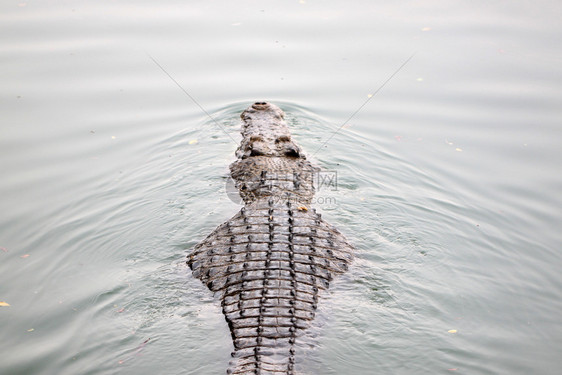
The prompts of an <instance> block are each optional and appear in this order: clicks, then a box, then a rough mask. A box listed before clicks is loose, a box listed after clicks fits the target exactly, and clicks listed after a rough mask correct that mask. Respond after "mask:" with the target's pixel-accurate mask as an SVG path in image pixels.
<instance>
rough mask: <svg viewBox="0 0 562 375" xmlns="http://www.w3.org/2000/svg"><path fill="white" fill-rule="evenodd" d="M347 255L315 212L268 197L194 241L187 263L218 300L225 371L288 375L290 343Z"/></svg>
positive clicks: (347, 248)
mask: <svg viewBox="0 0 562 375" xmlns="http://www.w3.org/2000/svg"><path fill="white" fill-rule="evenodd" d="M352 250H353V248H352V247H351V245H350V244H349V243H348V242H347V241H346V239H345V238H344V236H343V235H342V234H341V233H340V232H338V231H337V229H335V228H334V227H332V226H331V225H330V224H328V223H326V222H325V221H324V220H322V218H321V217H320V214H318V213H316V211H315V210H313V209H310V208H308V207H306V206H300V205H296V204H291V203H290V202H277V203H276V202H274V201H272V200H271V199H270V200H258V201H256V202H254V203H252V204H251V205H248V206H246V207H244V208H242V209H241V210H240V212H238V214H236V215H235V216H234V217H233V218H231V219H230V220H228V221H227V222H225V223H224V224H222V225H220V226H219V227H218V228H217V229H215V231H213V232H212V233H211V234H210V235H209V236H208V237H207V238H206V239H205V240H203V241H202V242H201V243H199V244H198V245H197V246H196V247H195V248H194V250H193V252H192V253H191V254H190V255H189V257H188V262H187V263H188V265H189V266H190V268H191V269H192V272H193V275H194V276H195V277H197V278H199V279H200V280H201V281H202V282H203V283H204V284H206V285H207V287H208V288H209V289H210V290H212V291H213V292H215V293H216V294H218V295H219V296H220V299H221V303H222V309H223V313H224V315H225V318H226V321H227V322H228V325H229V328H230V332H231V334H232V339H233V343H234V349H235V351H234V352H233V357H234V358H233V360H232V361H231V367H230V369H229V370H228V373H229V374H261V375H263V374H280V373H281V374H294V371H295V357H294V353H295V343H296V341H297V340H298V337H299V336H300V334H301V333H302V331H303V330H305V329H306V328H307V327H308V326H309V324H310V321H311V320H312V319H313V318H314V314H315V310H316V306H317V303H318V294H319V293H320V292H321V291H322V290H325V289H327V288H328V286H329V283H330V281H331V280H332V278H333V276H335V275H336V274H339V273H342V272H345V271H346V270H347V268H348V265H349V263H350V262H351V261H352Z"/></svg>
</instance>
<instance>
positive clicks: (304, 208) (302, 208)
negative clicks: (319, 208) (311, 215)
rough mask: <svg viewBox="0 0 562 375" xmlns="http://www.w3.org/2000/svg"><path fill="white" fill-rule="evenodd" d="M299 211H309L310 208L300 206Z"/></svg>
mask: <svg viewBox="0 0 562 375" xmlns="http://www.w3.org/2000/svg"><path fill="white" fill-rule="evenodd" d="M297 210H299V211H308V208H306V207H305V206H298V207H297Z"/></svg>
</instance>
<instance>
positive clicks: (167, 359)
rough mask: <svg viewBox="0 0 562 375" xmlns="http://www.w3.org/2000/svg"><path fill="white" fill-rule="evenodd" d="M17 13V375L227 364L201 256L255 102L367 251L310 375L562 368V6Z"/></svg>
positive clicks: (127, 5)
mask: <svg viewBox="0 0 562 375" xmlns="http://www.w3.org/2000/svg"><path fill="white" fill-rule="evenodd" d="M0 10H1V12H0V56H1V59H0V79H1V81H0V82H2V85H1V86H0V113H1V120H0V121H1V122H0V213H1V215H0V302H5V303H6V304H9V306H0V353H2V359H1V360H0V373H1V374H10V375H12V374H197V375H199V374H203V375H205V374H209V375H211V374H223V373H224V371H225V369H226V368H227V364H228V361H229V359H230V351H231V350H232V343H231V338H230V334H229V332H228V329H227V326H226V323H225V322H224V318H223V316H222V313H221V309H220V303H219V302H218V301H217V300H216V299H215V298H213V296H212V295H211V294H210V292H209V291H208V290H207V289H206V287H205V286H203V285H201V283H200V282H199V281H198V280H195V279H194V278H193V277H192V276H191V274H190V272H189V270H188V269H187V267H186V266H185V262H184V261H185V256H186V254H187V253H188V252H189V249H190V248H191V247H193V246H194V245H195V244H196V243H197V242H199V241H200V240H201V239H203V238H204V237H205V236H206V235H207V234H208V233H210V232H211V231H212V230H213V229H214V228H215V227H216V226H217V225H219V224H220V223H222V222H223V221H225V220H226V219H228V218H229V217H231V216H232V215H233V214H234V213H236V212H237V211H238V210H239V205H237V204H236V203H234V202H232V201H231V199H229V196H228V195H227V189H226V185H227V178H228V165H229V164H230V163H231V162H232V161H233V160H234V151H235V149H236V147H237V145H236V142H238V140H239V135H238V132H239V126H240V120H239V117H238V116H239V113H240V112H241V111H242V110H243V109H244V108H246V107H247V106H248V105H249V104H251V103H252V102H254V101H256V100H268V101H271V102H273V103H275V104H277V105H279V106H280V107H281V108H283V109H284V110H285V112H286V113H287V119H288V122H289V124H290V126H291V130H292V132H293V134H294V138H295V139H296V140H297V142H298V143H299V144H300V145H301V146H302V147H303V149H304V150H305V151H306V153H307V155H308V156H309V158H310V159H312V160H313V161H314V162H315V163H316V164H318V165H320V166H321V167H322V168H324V169H325V170H327V171H331V173H335V174H337V189H335V190H333V189H324V190H320V191H319V192H318V195H317V197H318V198H319V199H318V204H317V205H316V207H317V209H318V210H319V211H320V212H321V213H322V214H323V217H324V218H325V219H326V220H327V221H329V222H330V223H331V224H333V225H335V226H336V227H337V228H339V229H340V231H342V232H343V233H344V234H345V235H346V236H347V237H348V239H349V240H350V241H351V242H352V243H354V245H355V246H356V248H357V257H356V260H355V262H354V264H353V266H352V268H351V270H350V271H349V272H348V273H347V274H345V275H344V276H342V277H340V278H338V279H337V281H335V282H334V283H333V284H332V286H331V289H330V293H328V294H327V295H325V296H324V298H323V299H322V300H321V302H320V304H319V310H318V316H317V319H316V321H315V326H314V327H313V328H312V334H313V335H314V336H315V338H314V340H315V346H314V347H311V348H310V351H309V352H308V353H306V355H304V356H303V357H302V358H300V360H302V362H303V366H304V367H305V369H306V373H307V374H309V375H314V374H333V375H335V374H353V375H355V374H359V375H367V374H436V373H437V374H441V373H442V374H448V373H452V374H558V373H559V372H560V367H561V365H562V361H561V359H560V355H559V352H560V347H562V321H561V318H560V311H562V277H561V276H560V269H561V268H562V257H561V250H560V244H561V243H562V234H561V231H560V223H562V210H561V208H562V198H561V197H562V196H561V194H560V192H561V191H562V173H561V157H560V149H561V146H562V125H561V123H560V120H561V119H562V107H561V106H560V102H561V99H562V92H561V89H560V87H561V84H562V71H561V69H560V66H561V62H562V52H560V49H559V48H557V46H558V44H559V42H560V39H561V35H562V24H560V15H561V13H562V6H561V5H560V4H558V3H556V2H548V1H539V2H538V3H537V2H535V3H517V4H511V3H498V2H492V3H490V2H483V1H482V2H470V3H469V2H456V3H443V2H426V3H415V2H394V3H387V2H378V1H371V2H367V1H357V2H348V3H344V2H336V1H327V2H316V1H310V0H306V1H300V2H299V1H294V2H275V1H261V2H247V1H241V2H214V1H208V2H203V1H201V2H196V1H194V2H189V3H187V2H179V1H178V2H174V1H163V2H158V3H155V2H150V3H149V2H145V1H136V2H132V1H129V2H114V1H96V2H83V1H80V2H79V1H71V2H25V1H20V2H17V1H16V2H4V3H3V4H2V5H0ZM412 54H414V56H413V58H412V59H411V60H410V61H409V62H408V63H407V64H406V65H405V66H404V67H403V68H402V69H401V70H400V71H399V72H398V73H397V74H396V75H394V76H392V74H393V73H394V72H396V71H397V69H398V68H399V67H400V65H401V64H403V63H404V61H406V59H408V57H410V56H411V55H412ZM148 55H150V56H152V57H153V58H154V59H156V61H158V63H159V64H161V66H162V67H163V68H164V69H165V70H166V71H167V72H168V73H169V74H170V75H171V76H172V77H173V79H175V80H176V81H177V82H178V83H179V84H180V85H181V86H182V87H183V88H184V89H185V90H186V91H187V93H188V94H189V95H191V96H192V97H193V98H195V100H196V101H197V103H199V105H201V107H203V109H204V111H206V112H207V113H208V114H209V115H210V116H212V117H213V119H214V120H211V119H210V118H209V117H208V116H207V114H206V113H204V111H203V110H201V108H199V107H198V106H197V105H196V104H195V103H194V102H193V101H192V100H191V99H190V98H189V97H188V96H187V95H186V94H185V93H184V92H182V91H181V90H180V89H179V88H178V87H177V86H176V84H175V83H174V82H173V81H172V80H171V79H170V78H169V77H168V76H167V75H166V74H165V73H164V72H162V70H161V69H160V68H159V67H158V66H157V65H156V64H155V63H154V62H153V61H152V60H151V59H150V57H149V56H148ZM391 76H392V78H391V79H390V81H388V82H387V83H386V84H385V85H384V87H383V88H382V89H381V90H380V91H378V92H377V89H378V88H380V87H381V85H383V83H384V82H385V81H387V79H388V78H389V77H391ZM375 93H376V94H375ZM372 94H375V95H374V96H372V97H371V100H370V101H369V102H368V103H367V104H366V105H365V106H364V107H362V108H361V110H360V111H359V112H358V113H357V114H356V115H354V116H353V117H352V118H351V120H349V121H347V122H346V120H348V119H349V118H350V116H351V115H352V114H353V113H354V112H355V111H356V110H357V109H359V108H360V107H361V106H362V105H363V104H364V103H365V101H366V100H367V99H368V98H369V95H372ZM343 124H345V126H343V127H342V128H341V129H340V127H341V126H342V125H343ZM338 129H339V131H338ZM231 138H232V139H231ZM326 141H328V142H327V143H325V142H326Z"/></svg>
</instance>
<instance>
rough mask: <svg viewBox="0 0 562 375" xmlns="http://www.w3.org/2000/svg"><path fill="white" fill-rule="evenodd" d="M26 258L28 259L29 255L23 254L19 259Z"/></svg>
mask: <svg viewBox="0 0 562 375" xmlns="http://www.w3.org/2000/svg"><path fill="white" fill-rule="evenodd" d="M28 257H29V254H24V255H22V256H20V258H23V259H25V258H28Z"/></svg>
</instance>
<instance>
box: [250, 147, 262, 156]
mask: <svg viewBox="0 0 562 375" xmlns="http://www.w3.org/2000/svg"><path fill="white" fill-rule="evenodd" d="M261 155H263V152H261V151H260V150H256V149H254V148H253V149H252V150H251V151H250V156H261Z"/></svg>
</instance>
